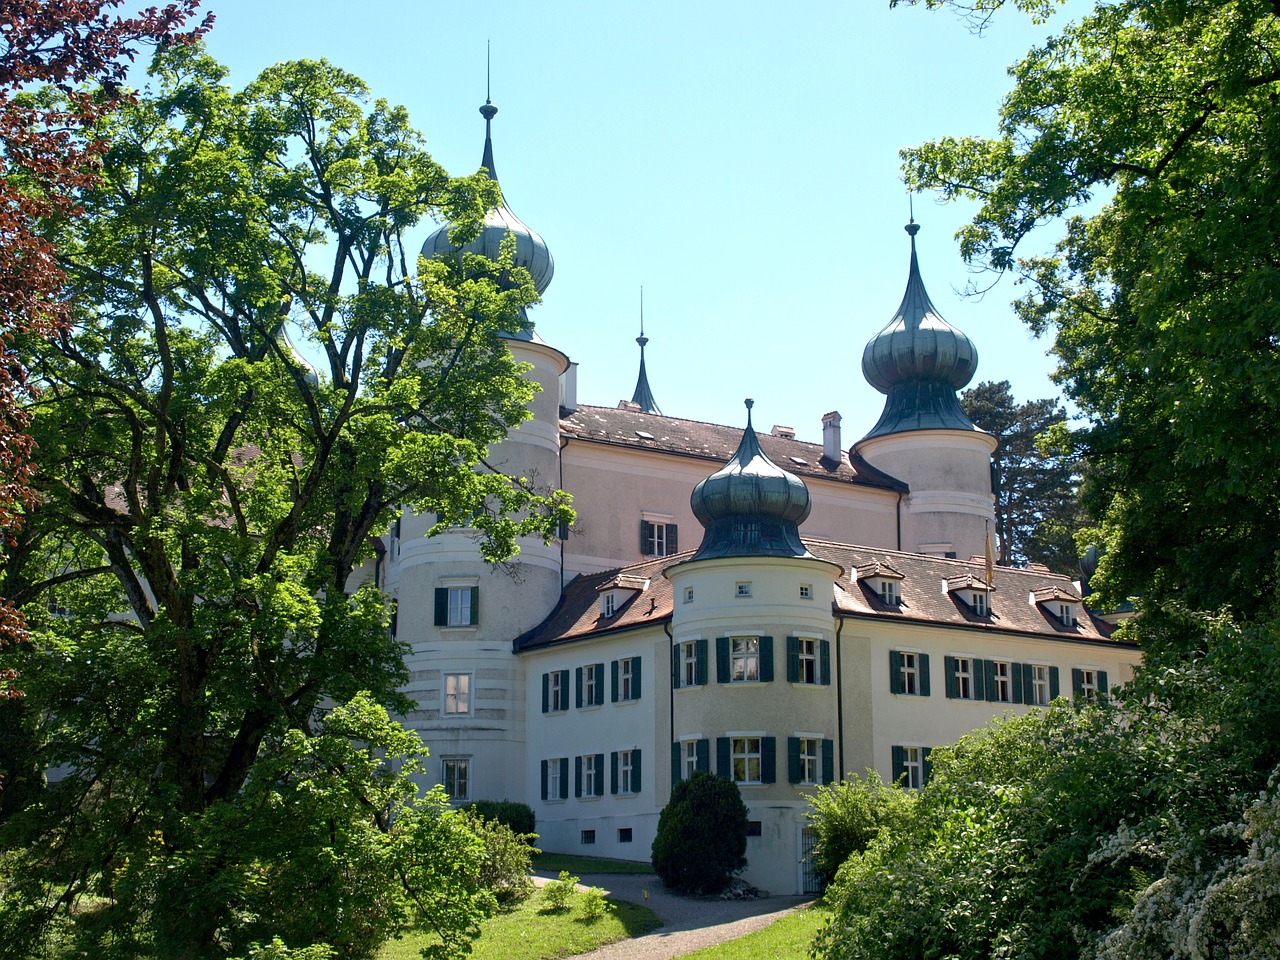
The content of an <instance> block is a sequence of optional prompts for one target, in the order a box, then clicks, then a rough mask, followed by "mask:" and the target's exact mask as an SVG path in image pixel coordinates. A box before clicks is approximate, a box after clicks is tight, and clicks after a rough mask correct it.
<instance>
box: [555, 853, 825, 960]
mask: <svg viewBox="0 0 1280 960" xmlns="http://www.w3.org/2000/svg"><path fill="white" fill-rule="evenodd" d="M539 879H541V880H544V881H545V880H547V879H551V878H550V877H549V876H545V877H541V878H539ZM579 879H580V880H581V885H582V886H583V887H601V888H603V890H604V891H605V893H606V894H607V895H608V896H609V897H611V898H613V899H615V900H628V901H630V902H631V903H638V904H642V905H644V906H646V907H648V908H649V909H650V910H652V911H653V912H654V913H656V914H657V915H658V918H659V919H660V920H661V921H662V926H660V927H659V928H658V929H657V930H655V931H653V932H652V933H648V934H645V935H644V936H643V937H636V938H635V939H634V940H622V941H619V942H618V943H611V944H609V945H608V946H607V947H601V948H600V949H599V950H593V951H592V952H591V953H584V954H581V955H580V956H582V957H590V958H591V960H671V958H672V957H682V956H684V955H685V954H686V953H693V952H694V951H695V950H701V949H702V948H703V947H713V946H715V945H716V944H718V943H724V942H725V941H726V940H736V939H737V938H738V937H744V936H746V935H747V934H748V933H752V932H754V931H756V930H761V929H763V928H764V927H767V926H768V925H769V924H771V923H773V921H775V920H777V919H778V918H779V917H782V916H785V915H786V914H788V913H790V912H791V911H793V910H795V909H796V908H797V907H800V906H802V905H804V904H806V903H810V902H812V899H813V898H812V897H762V898H760V899H758V900H702V899H697V898H693V897H678V896H675V895H674V894H670V893H668V892H667V890H666V888H665V887H663V885H662V881H661V880H659V879H658V878H657V877H656V876H654V875H653V874H639V873H632V874H604V873H595V874H583V875H582V877H580V878H579ZM646 892H647V893H648V897H647V898H646V897H645V893H646Z"/></svg>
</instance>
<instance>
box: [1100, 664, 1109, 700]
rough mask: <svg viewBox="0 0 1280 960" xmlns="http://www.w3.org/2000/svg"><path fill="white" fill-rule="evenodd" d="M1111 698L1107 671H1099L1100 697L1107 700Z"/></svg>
mask: <svg viewBox="0 0 1280 960" xmlns="http://www.w3.org/2000/svg"><path fill="white" fill-rule="evenodd" d="M1109 696H1111V688H1110V687H1109V686H1107V671H1105V670H1099V671H1098V697H1099V699H1103V700H1105V699H1106V698H1107V697H1109Z"/></svg>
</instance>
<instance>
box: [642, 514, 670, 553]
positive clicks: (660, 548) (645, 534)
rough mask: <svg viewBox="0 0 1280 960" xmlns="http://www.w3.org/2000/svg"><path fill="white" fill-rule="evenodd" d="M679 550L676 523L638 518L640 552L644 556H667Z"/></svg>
mask: <svg viewBox="0 0 1280 960" xmlns="http://www.w3.org/2000/svg"><path fill="white" fill-rule="evenodd" d="M679 551H680V547H679V544H678V542H677V536H676V525H675V524H674V523H671V522H669V521H666V520H649V519H641V520H640V553H641V555H642V556H646V557H667V556H670V555H671V554H673V553H678V552H679Z"/></svg>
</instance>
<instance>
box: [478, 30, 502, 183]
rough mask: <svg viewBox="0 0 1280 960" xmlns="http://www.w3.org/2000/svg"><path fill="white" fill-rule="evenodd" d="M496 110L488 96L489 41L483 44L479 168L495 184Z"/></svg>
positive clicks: (496, 172)
mask: <svg viewBox="0 0 1280 960" xmlns="http://www.w3.org/2000/svg"><path fill="white" fill-rule="evenodd" d="M497 113H498V108H497V107H495V106H494V105H493V100H492V98H491V97H490V95H489V41H488V40H486V41H485V42H484V106H483V107H481V108H480V116H482V117H484V154H483V155H482V156H481V157H480V166H482V167H484V168H485V169H486V170H488V171H489V179H490V180H493V181H494V182H497V179H498V170H497V168H496V167H494V165H493V118H494V117H495V116H497Z"/></svg>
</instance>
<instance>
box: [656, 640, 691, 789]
mask: <svg viewBox="0 0 1280 960" xmlns="http://www.w3.org/2000/svg"><path fill="white" fill-rule="evenodd" d="M662 632H663V633H665V634H666V635H667V640H668V641H669V642H668V643H667V648H668V649H667V701H668V704H669V707H670V716H669V718H668V720H667V722H668V724H669V726H668V727H667V733H668V736H667V739H668V740H669V741H670V742H671V743H675V742H676V676H675V669H676V668H675V659H674V658H673V657H672V655H671V650H672V649H673V648H672V643H674V642H675V637H674V636H673V635H672V633H671V623H670V621H668V622H665V623H663V624H662ZM695 679H696V678H695ZM667 766H668V767H670V766H671V751H670V750H668V751H667ZM671 786H672V787H675V784H674V783H673V784H672V785H671ZM668 798H669V795H668Z"/></svg>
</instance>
